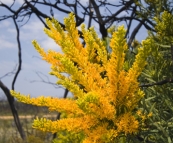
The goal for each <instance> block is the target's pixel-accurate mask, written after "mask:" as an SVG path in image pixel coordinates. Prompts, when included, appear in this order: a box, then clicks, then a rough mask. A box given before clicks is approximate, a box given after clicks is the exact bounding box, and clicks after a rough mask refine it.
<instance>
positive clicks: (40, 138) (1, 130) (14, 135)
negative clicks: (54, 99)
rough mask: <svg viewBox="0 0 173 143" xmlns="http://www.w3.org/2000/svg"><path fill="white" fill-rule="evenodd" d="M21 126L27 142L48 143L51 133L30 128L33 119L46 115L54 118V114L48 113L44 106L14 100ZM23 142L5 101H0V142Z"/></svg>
mask: <svg viewBox="0 0 173 143" xmlns="http://www.w3.org/2000/svg"><path fill="white" fill-rule="evenodd" d="M16 107H17V110H18V114H19V118H20V121H21V124H22V127H23V129H24V131H25V134H26V135H27V143H50V142H51V140H52V134H49V133H44V132H40V131H38V130H35V129H33V128H32V122H33V119H34V118H35V117H36V116H38V117H46V118H51V119H53V120H55V118H56V114H55V113H50V112H49V111H48V110H47V108H45V107H37V106H32V105H27V104H23V103H18V102H16ZM16 142H17V143H24V142H23V141H22V140H21V138H20V135H19V133H18V131H17V128H16V125H15V123H14V120H13V116H12V113H11V110H10V107H9V104H8V102H7V101H0V143H16Z"/></svg>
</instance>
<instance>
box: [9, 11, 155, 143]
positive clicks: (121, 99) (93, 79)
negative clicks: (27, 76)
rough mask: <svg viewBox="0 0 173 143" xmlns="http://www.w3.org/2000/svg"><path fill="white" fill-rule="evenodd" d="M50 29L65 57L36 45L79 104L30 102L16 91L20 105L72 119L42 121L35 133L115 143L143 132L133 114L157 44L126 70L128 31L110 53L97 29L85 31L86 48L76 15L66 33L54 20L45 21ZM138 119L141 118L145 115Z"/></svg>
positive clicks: (116, 35)
mask: <svg viewBox="0 0 173 143" xmlns="http://www.w3.org/2000/svg"><path fill="white" fill-rule="evenodd" d="M46 23H47V25H48V27H49V29H46V28H45V30H44V31H45V33H46V34H47V35H48V36H49V37H51V38H52V39H53V40H54V41H55V42H56V43H57V44H58V45H59V46H60V47H61V49H62V51H63V54H61V53H58V52H56V51H53V50H48V52H46V51H44V49H43V48H41V46H40V45H39V44H38V43H37V42H36V41H35V40H34V41H33V45H34V47H35V49H36V50H37V51H38V52H39V53H40V55H41V56H42V58H43V59H44V60H45V61H47V62H48V63H50V64H51V72H50V74H51V75H54V76H56V77H57V78H58V81H57V83H58V84H60V85H62V86H64V87H65V88H67V89H68V90H69V91H70V92H71V93H72V94H73V95H74V96H75V98H74V99H60V98H51V97H44V96H40V97H37V98H31V97H30V96H25V95H22V94H20V93H17V92H15V91H11V94H12V95H13V96H14V97H16V98H17V99H18V100H19V101H21V102H24V103H27V104H33V105H37V106H47V107H48V108H49V110H55V111H58V112H63V113H65V114H69V116H67V118H65V119H60V120H58V121H51V120H48V119H38V118H37V119H35V120H34V123H33V127H34V128H37V129H40V130H43V131H48V132H52V133H56V132H59V131H64V130H67V131H68V132H73V133H79V132H82V133H83V134H84V135H85V137H84V140H83V142H84V143H102V142H103V143H105V142H112V141H113V140H114V139H115V138H117V137H118V136H120V135H121V134H125V135H127V134H133V133H136V132H138V127H139V122H138V120H137V119H136V118H135V116H134V114H133V110H134V109H135V108H136V107H137V105H138V102H139V100H140V99H141V98H142V97H143V96H144V93H143V92H142V91H141V90H140V88H139V83H138V81H137V78H138V76H139V75H140V73H141V72H142V70H143V68H144V66H145V65H146V62H145V60H146V58H147V56H148V54H149V52H150V48H151V47H150V44H151V43H152V41H150V40H146V41H143V42H142V47H140V48H138V54H137V55H136V59H135V61H134V63H133V65H132V67H131V68H130V69H129V70H125V69H124V64H125V54H126V51H127V42H126V39H125V38H124V35H125V33H126V30H125V29H124V27H123V26H120V27H118V28H117V29H116V30H115V31H114V32H113V35H112V38H111V40H110V48H111V49H112V51H111V52H110V51H108V50H107V47H106V46H107V45H105V44H104V42H103V41H102V40H101V39H100V38H99V37H98V36H97V34H96V32H95V31H94V28H90V29H88V30H86V29H85V26H84V25H82V26H81V30H82V33H83V37H84V40H85V46H83V44H82V43H81V42H80V38H79V34H78V30H77V28H76V25H75V24H76V22H75V20H74V15H73V14H72V13H71V14H70V15H69V17H68V18H65V19H64V24H65V26H66V27H65V29H66V31H64V30H63V28H62V27H61V26H60V24H59V23H58V21H56V20H55V19H52V20H49V19H46ZM64 73H66V74H68V76H66V75H65V74H64ZM138 115H140V116H142V114H141V113H138ZM142 117H143V116H142Z"/></svg>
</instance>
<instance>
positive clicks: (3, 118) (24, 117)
mask: <svg viewBox="0 0 173 143" xmlns="http://www.w3.org/2000/svg"><path fill="white" fill-rule="evenodd" d="M56 116H57V115H44V116H43V117H45V118H49V117H53V118H54V117H56ZM36 117H37V116H36ZM31 118H35V116H33V115H26V116H19V119H31ZM0 119H2V120H9V119H13V116H0Z"/></svg>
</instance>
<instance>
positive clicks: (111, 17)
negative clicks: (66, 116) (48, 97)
mask: <svg viewBox="0 0 173 143" xmlns="http://www.w3.org/2000/svg"><path fill="white" fill-rule="evenodd" d="M165 1H166V2H165ZM168 2H169V0H164V1H161V2H160V5H161V7H162V9H163V10H168V11H170V10H171V8H170V7H169V6H167V5H169V3H168ZM15 3H16V0H13V3H12V4H11V5H7V4H5V3H3V2H1V1H0V8H4V9H6V10H7V11H8V13H9V14H4V15H2V14H0V21H4V20H7V19H13V22H14V25H15V28H16V33H17V37H16V40H17V43H18V46H17V48H18V67H17V71H16V72H15V74H14V79H13V81H12V88H11V89H12V90H14V89H15V88H14V86H15V81H16V80H17V77H18V75H19V72H20V70H21V66H22V58H21V45H20V29H19V25H20V26H23V25H25V24H27V22H28V21H29V20H30V19H31V16H32V15H33V14H34V15H36V16H37V18H38V19H39V20H40V21H41V22H42V23H43V25H44V26H45V27H47V25H46V23H45V18H49V19H51V18H52V17H55V18H56V14H69V13H71V12H73V13H74V14H75V18H76V26H80V25H81V23H84V22H85V23H86V22H87V23H88V24H87V27H88V28H89V27H91V26H92V24H93V23H96V24H98V26H99V32H100V34H101V36H102V38H103V39H104V38H106V37H107V36H108V33H107V29H108V28H109V27H110V26H112V25H114V24H117V23H120V22H125V23H126V26H127V32H126V36H125V38H127V40H128V46H129V47H130V46H131V44H132V42H133V40H134V39H135V36H136V34H137V33H138V31H139V30H140V28H141V27H142V26H143V27H144V28H146V30H150V31H155V29H154V26H155V23H154V22H153V21H152V18H153V17H154V16H155V14H156V8H157V7H156V5H152V4H153V3H151V4H150V3H149V2H147V1H145V0H144V1H142V0H119V1H111V0H110V1H109V0H88V1H86V0H85V1H84V0H73V1H71V0H24V1H23V4H21V5H20V6H19V7H18V8H16V6H15ZM14 7H15V8H14ZM40 7H43V8H42V9H40ZM44 9H49V12H45V11H44ZM134 22H135V23H136V24H135V25H134ZM60 25H61V26H62V27H63V28H65V26H64V24H63V22H61V21H60ZM134 26H135V28H134ZM47 28H48V27H47ZM79 34H80V36H81V38H83V37H82V33H81V31H79ZM0 87H1V89H2V90H3V91H4V93H5V95H6V96H7V99H8V102H9V104H10V107H11V110H12V113H13V116H14V119H15V123H16V126H17V128H18V131H19V132H20V135H21V137H22V138H23V139H25V134H24V131H23V129H22V127H21V124H20V120H19V117H18V114H17V110H16V109H15V106H14V98H13V97H12V96H11V94H10V92H9V89H8V88H7V87H6V86H5V85H4V84H3V83H2V81H0ZM67 93H68V91H67V90H65V93H64V98H66V96H67ZM59 117H60V114H58V117H57V118H59Z"/></svg>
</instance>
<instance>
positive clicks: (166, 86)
mask: <svg viewBox="0 0 173 143" xmlns="http://www.w3.org/2000/svg"><path fill="white" fill-rule="evenodd" d="M172 18H173V15H172V14H171V13H168V12H166V11H165V12H163V14H162V15H161V16H159V17H156V18H155V21H156V27H155V29H156V34H151V33H150V34H149V37H148V39H149V40H151V41H152V52H151V55H150V57H149V58H148V63H149V64H148V65H147V66H146V68H145V70H144V72H143V75H142V76H141V77H140V81H141V85H145V84H153V83H157V84H160V85H153V86H149V87H143V90H144V91H145V99H143V100H142V101H141V103H140V108H141V109H142V110H143V112H146V113H149V112H152V117H151V118H149V119H148V120H146V122H145V123H144V128H141V132H140V136H141V137H142V138H144V140H145V141H147V140H149V141H151V142H154V143H155V142H157V143H163V142H164V143H166V142H167V143H172V142H173V116H172V115H173V102H172V101H173V92H172V90H173V88H172V87H173V84H172V83H169V80H171V78H172V77H173V64H172V63H173V61H172V56H173V53H172V51H171V43H172V42H173V41H172V40H173V37H172V31H173V30H172V24H173V19H172Z"/></svg>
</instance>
